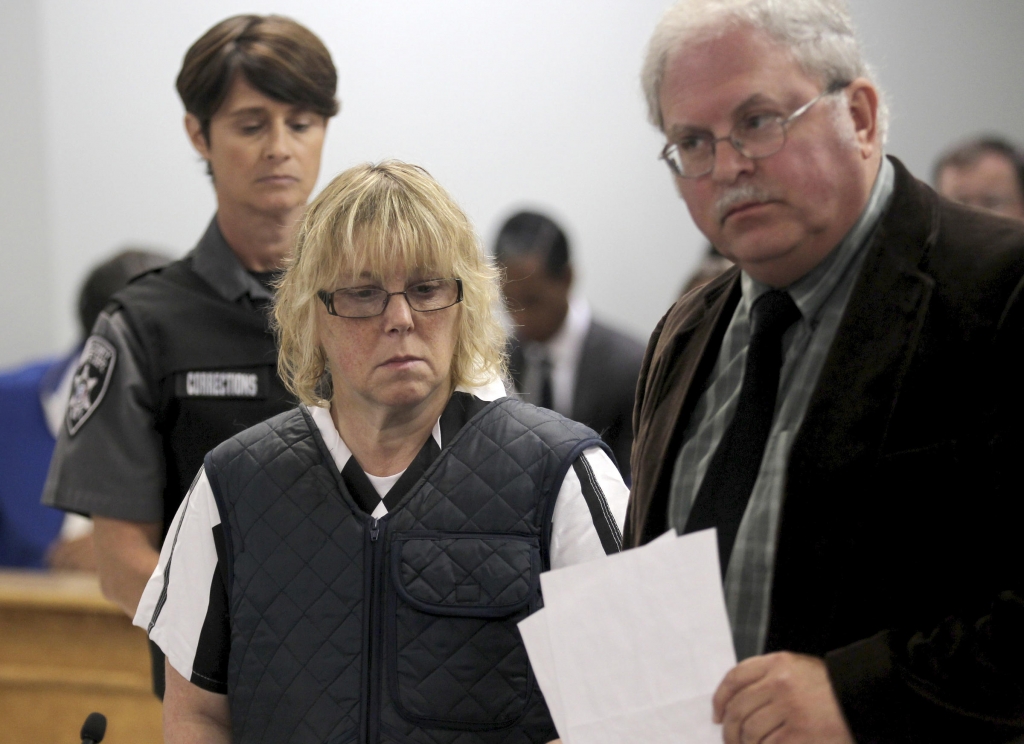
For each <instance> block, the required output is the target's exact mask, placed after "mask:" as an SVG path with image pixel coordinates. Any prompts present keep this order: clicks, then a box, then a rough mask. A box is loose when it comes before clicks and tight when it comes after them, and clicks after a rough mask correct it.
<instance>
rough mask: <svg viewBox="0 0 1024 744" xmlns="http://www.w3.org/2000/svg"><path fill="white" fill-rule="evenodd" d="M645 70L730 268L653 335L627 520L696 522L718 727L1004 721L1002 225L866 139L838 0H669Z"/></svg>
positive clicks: (1006, 734) (1013, 447) (1016, 686)
mask: <svg viewBox="0 0 1024 744" xmlns="http://www.w3.org/2000/svg"><path fill="white" fill-rule="evenodd" d="M643 79H644V84H645V92H646V95H647V100H648V104H649V110H650V116H651V119H652V121H653V122H654V124H655V125H656V126H658V127H659V129H661V130H662V131H663V132H664V133H665V136H666V138H667V140H668V144H667V145H666V147H665V150H664V152H663V157H664V158H665V159H666V161H667V162H668V165H669V167H670V169H671V171H672V174H673V176H674V179H675V185H676V187H677V189H678V191H679V193H680V195H681V196H682V198H683V200H684V201H685V202H686V205H687V207H688V208H689V210H690V214H691V215H692V217H693V219H694V220H695V222H696V223H697V225H698V226H699V227H700V229H701V230H702V232H703V233H704V234H705V235H706V236H707V238H708V239H709V240H710V241H711V242H712V243H713V244H714V245H715V246H716V247H717V248H718V249H719V250H720V251H721V252H722V253H723V254H724V255H725V256H727V257H728V258H730V259H732V260H733V261H735V262H736V264H737V267H736V268H733V269H730V270H729V271H727V272H726V273H725V274H724V275H723V276H721V277H719V278H718V279H716V280H714V281H712V282H711V283H709V284H708V285H707V286H706V287H705V288H704V289H702V290H699V291H697V292H694V293H691V294H689V295H687V296H686V297H685V298H683V299H682V300H680V301H679V302H678V303H677V304H676V305H675V306H674V307H673V308H672V309H671V310H670V311H669V312H668V314H667V315H666V316H665V317H664V318H663V319H662V321H661V322H660V324H659V325H658V327H657V329H656V330H655V332H654V335H653V336H652V338H651V341H650V344H649V346H648V352H647V356H646V358H645V361H644V367H643V369H642V371H641V377H640V386H639V387H638V392H637V412H636V416H635V432H636V442H635V445H634V449H633V475H634V479H633V489H632V492H631V502H630V507H629V512H628V515H627V521H626V530H625V532H626V534H625V542H626V544H631V545H637V544H639V543H644V542H647V541H649V540H651V539H653V538H654V537H656V536H657V535H659V534H660V533H662V532H664V531H665V530H666V529H668V528H669V527H675V528H676V529H678V530H679V531H680V532H682V531H693V530H696V529H703V528H706V527H716V528H717V530H718V536H719V557H720V560H721V564H722V570H723V577H724V587H725V594H726V604H727V607H728V611H729V617H730V621H731V624H732V629H733V635H734V640H735V643H736V648H737V653H738V656H739V658H740V659H741V661H740V663H739V664H738V665H737V666H736V667H735V668H734V669H733V670H732V671H731V672H730V673H729V674H728V675H727V676H726V677H725V679H724V680H723V681H722V683H721V685H720V686H719V688H718V690H717V692H716V694H715V698H714V711H713V713H714V716H715V717H716V719H718V720H721V721H723V723H724V728H723V731H724V738H725V740H726V741H727V742H740V741H743V742H747V741H770V742H773V743H774V742H791V741H801V742H804V741H806V742H810V741H813V742H850V741H854V740H856V741H858V742H890V741H891V742H896V741H899V742H905V741H930V742H934V741H972V742H977V741H1004V740H1008V739H1010V738H1012V737H1014V736H1019V735H1020V734H1021V733H1022V732H1024V641H1022V638H1024V599H1022V595H1021V593H1020V589H1021V583H1022V580H1021V573H1022V571H1021V565H1022V562H1021V560H1020V555H1019V552H1020V551H1019V544H1020V539H1019V531H1020V525H1021V523H1022V519H1021V517H1022V514H1021V506H1020V502H1021V499H1020V482H1019V476H1017V475H1016V474H1015V473H1013V472H1011V467H1010V463H1013V462H1016V461H1017V459H1019V457H1020V447H1021V441H1020V434H1019V429H1020V426H1019V424H1020V416H1021V403H1022V397H1024V396H1022V392H1021V385H1020V383H1019V379H1017V378H1018V377H1019V372H1018V370H1019V369H1020V361H1021V350H1022V349H1024V344H1022V324H1024V307H1022V306H1021V303H1020V301H1019V299H1018V298H1019V296H1020V293H1021V291H1022V288H1024V284H1022V282H1021V276H1022V274H1024V230H1022V229H1021V228H1020V226H1019V225H1018V224H1017V223H1015V222H1012V221H1009V220H1003V219H999V218H995V217H991V216H989V215H986V214H983V213H981V212H978V211H975V210H968V209H964V208H962V207H960V206H958V205H954V204H952V203H951V202H947V201H945V200H943V199H941V198H940V197H938V196H937V195H936V194H935V193H934V192H933V191H931V189H929V188H928V187H927V186H925V185H924V184H922V183H920V182H919V181H917V180H915V179H914V178H913V177H912V176H911V175H910V174H909V173H908V172H907V170H906V169H905V168H904V167H903V166H902V165H901V164H900V163H899V161H897V160H895V159H893V158H886V157H883V151H882V150H883V143H884V128H885V113H884V106H883V104H882V101H881V94H880V92H879V89H878V87H877V86H876V85H875V83H873V82H872V80H871V77H870V73H869V71H868V70H867V68H866V66H865V65H864V63H863V62H862V61H861V58H860V53H859V50H858V45H857V42H856V38H855V36H854V34H853V30H852V27H851V22H850V18H849V14H848V11H847V9H846V7H845V5H844V3H843V2H842V0H799V1H797V0H790V1H788V2H785V3H778V2H772V1H771V0H682V2H679V3H678V4H677V5H675V6H674V7H673V8H671V9H670V10H669V11H667V13H666V15H665V17H664V18H663V20H662V21H661V22H660V24H659V25H658V27H657V29H656V30H655V32H654V35H653V38H652V40H651V43H650V48H649V51H648V57H647V60H646V63H645V68H644V75H643Z"/></svg>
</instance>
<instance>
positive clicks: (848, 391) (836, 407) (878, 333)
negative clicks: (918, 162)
mask: <svg viewBox="0 0 1024 744" xmlns="http://www.w3.org/2000/svg"><path fill="white" fill-rule="evenodd" d="M895 165H896V166H897V180H896V195H895V196H894V198H893V203H892V204H891V205H890V207H889V210H888V212H887V214H886V217H885V218H884V219H883V221H882V224H881V225H880V226H879V229H878V232H877V233H876V234H875V237H874V239H873V241H872V244H871V246H869V248H868V250H869V251H871V253H870V254H869V255H868V257H867V259H866V260H865V263H864V266H863V267H862V269H861V274H860V276H859V277H858V279H857V283H856V285H855V286H854V290H853V293H852V294H851V296H850V299H849V301H848V303H847V306H846V312H845V314H844V316H843V319H842V322H841V323H840V325H839V328H838V330H837V331H836V337H835V341H834V342H833V345H832V348H831V349H830V350H829V353H828V357H827V358H826V360H825V365H824V367H823V369H822V371H821V377H820V379H819V380H818V383H817V385H816V386H815V389H814V393H813V395H812V397H811V400H810V403H809V405H808V408H807V413H806V415H805V416H804V422H803V425H802V426H801V428H800V432H799V434H798V435H797V439H796V441H795V442H794V443H793V449H792V452H791V454H790V459H789V466H788V477H789V479H790V482H791V483H794V484H795V483H800V482H801V481H803V480H805V479H806V478H807V477H808V474H810V473H816V474H818V475H820V476H825V477H827V476H828V475H829V474H834V473H836V472H837V471H840V470H842V469H843V468H844V467H847V466H849V465H850V464H851V463H853V462H855V461H862V459H863V458H865V457H867V458H873V457H875V456H877V454H878V450H879V447H880V446H881V443H882V440H883V438H884V436H885V431H886V426H887V424H888V422H889V415H890V414H891V412H892V410H893V408H894V406H895V403H896V399H897V397H898V396H899V391H900V385H901V384H902V381H903V378H904V375H905V374H906V371H907V368H908V367H909V365H910V361H911V359H912V358H913V355H914V352H915V350H916V348H917V341H918V337H919V335H920V331H921V328H922V326H923V325H924V321H925V316H926V315H927V312H928V304H929V300H930V299H931V292H932V288H933V286H934V280H933V279H932V278H931V277H930V276H928V275H927V274H926V273H925V272H923V271H922V270H921V269H920V268H919V266H920V265H921V263H922V262H923V260H924V258H925V257H926V255H927V253H928V249H929V248H930V247H931V245H932V244H933V242H934V240H935V235H936V229H935V223H936V220H937V216H936V215H935V214H934V202H932V200H930V199H927V198H926V195H925V194H924V193H922V191H921V186H920V185H918V184H917V183H916V182H914V180H913V178H912V177H911V176H910V174H909V173H907V171H906V169H904V168H903V167H902V165H900V164H899V163H898V162H896V163H895ZM789 490H790V489H789V488H787V492H788V491H789Z"/></svg>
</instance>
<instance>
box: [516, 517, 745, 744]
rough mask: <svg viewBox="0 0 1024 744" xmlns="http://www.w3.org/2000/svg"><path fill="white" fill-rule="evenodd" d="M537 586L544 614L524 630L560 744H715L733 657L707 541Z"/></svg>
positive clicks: (685, 542) (647, 551) (642, 553)
mask: <svg viewBox="0 0 1024 744" xmlns="http://www.w3.org/2000/svg"><path fill="white" fill-rule="evenodd" d="M541 586H542V588H543V591H544V603H545V607H544V609H543V610H541V611H540V612H538V613H535V614H534V615H533V616H531V617H530V618H528V619H527V620H525V621H523V623H521V624H520V625H521V627H522V625H523V624H525V625H526V628H525V631H524V632H523V640H524V643H525V644H526V649H527V652H528V653H529V654H530V661H531V663H532V664H533V667H534V672H535V674H536V676H537V680H538V682H539V684H540V686H541V690H542V691H543V692H544V696H545V698H546V699H547V700H548V701H549V708H551V710H552V719H553V720H554V721H555V725H556V727H557V728H558V731H559V733H560V734H561V735H562V738H563V740H565V741H566V742H567V744H619V742H633V741H643V742H645V744H660V742H665V743H666V744H668V743H669V742H672V743H675V744H678V743H679V742H683V743H689V742H693V744H703V743H704V742H708V744H710V743H711V742H715V743H716V744H717V742H720V741H721V727H720V726H717V725H715V724H713V723H712V722H711V697H712V695H713V694H714V691H715V689H716V688H717V687H718V683H719V682H720V681H721V680H722V677H723V676H725V673H726V672H728V671H729V669H731V668H732V667H733V666H735V664H736V657H735V652H734V650H733V645H732V634H731V632H730V630H729V622H728V618H727V615H726V611H725V601H724V598H723V596H722V585H721V576H720V572H719V567H718V548H717V543H716V539H715V533H714V530H705V531H704V532H698V533H695V534H692V535H686V536H684V537H681V538H676V537H675V536H674V534H670V535H668V536H664V537H662V538H659V539H658V540H655V541H654V542H652V543H650V544H649V545H646V546H644V547H643V548H637V549H634V550H630V551H626V552H625V553H619V554H617V555H614V556H609V557H607V558H604V559H601V560H598V561H593V562H590V563H584V564H579V565H576V566H570V567H568V568H564V569H559V570H557V571H550V572H548V573H545V574H542V575H541ZM556 711H557V712H556Z"/></svg>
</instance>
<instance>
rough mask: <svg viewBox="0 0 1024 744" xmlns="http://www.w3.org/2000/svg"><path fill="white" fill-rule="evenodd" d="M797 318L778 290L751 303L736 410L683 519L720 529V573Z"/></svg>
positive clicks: (757, 465) (757, 464)
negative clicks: (785, 343)
mask: <svg viewBox="0 0 1024 744" xmlns="http://www.w3.org/2000/svg"><path fill="white" fill-rule="evenodd" d="M799 317H800V311H799V310H798V309H797V306H796V305H795V304H794V303H793V300H792V299H791V298H790V296H789V294H788V293H786V292H784V291H782V290H778V289H773V290H771V291H769V292H765V293H764V294H763V295H761V296H760V297H758V298H757V300H756V301H755V302H754V306H753V307H752V308H751V312H750V345H749V346H748V347H747V364H746V367H744V370H743V386H742V387H741V388H740V397H739V402H738V403H737V406H736V413H735V415H734V416H733V419H732V423H730V424H729V428H728V429H726V430H725V434H724V435H723V436H722V441H721V442H719V444H718V449H716V450H715V454H714V455H713V456H712V458H711V462H710V463H709V464H708V469H707V473H705V475H704V480H703V482H702V483H701V485H700V490H699V491H698V492H697V497H696V498H695V499H694V501H693V507H692V508H691V510H690V516H689V518H688V519H687V520H686V529H685V530H684V532H697V531H698V530H703V529H707V528H708V527H717V528H718V559H719V562H720V563H721V566H722V576H723V577H724V576H725V570H726V569H727V568H728V567H729V557H730V556H731V555H732V547H733V544H734V543H735V542H736V533H737V532H739V528H740V522H741V521H742V520H743V513H744V512H745V511H746V510H747V502H748V501H749V500H750V493H751V491H753V490H754V483H755V482H756V481H757V474H758V471H760V469H761V459H762V458H763V457H764V447H765V444H766V443H767V441H768V434H769V432H770V431H771V428H772V416H773V414H774V413H775V397H776V395H777V393H778V390H779V369H780V367H781V366H782V334H783V333H785V332H786V329H787V328H789V327H790V326H791V325H793V323H794V322H795V321H796V320H797V318H799Z"/></svg>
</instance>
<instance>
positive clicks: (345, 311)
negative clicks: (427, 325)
mask: <svg viewBox="0 0 1024 744" xmlns="http://www.w3.org/2000/svg"><path fill="white" fill-rule="evenodd" d="M393 295H405V299H406V301H407V302H408V303H409V307H411V308H412V309H413V310H416V311H417V312H421V313H427V312H431V311H434V310H443V309H445V308H446V307H451V306H452V305H454V304H456V303H457V302H458V301H459V283H458V280H456V279H431V280H429V281H425V282H417V283H416V284H412V285H410V286H408V287H406V288H405V291H403V292H388V291H387V290H386V289H382V288H380V287H347V288H345V289H338V290H335V291H334V292H333V293H331V298H332V301H333V303H332V304H333V308H334V314H335V315H339V316H341V317H343V318H370V317H373V316H374V315H380V314H381V313H383V312H384V309H385V308H386V307H387V304H388V301H389V300H390V299H391V297H392V296H393Z"/></svg>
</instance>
